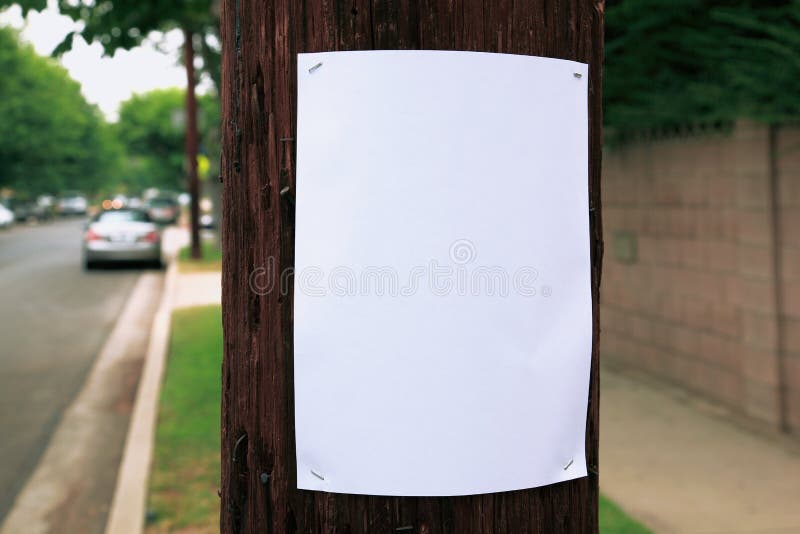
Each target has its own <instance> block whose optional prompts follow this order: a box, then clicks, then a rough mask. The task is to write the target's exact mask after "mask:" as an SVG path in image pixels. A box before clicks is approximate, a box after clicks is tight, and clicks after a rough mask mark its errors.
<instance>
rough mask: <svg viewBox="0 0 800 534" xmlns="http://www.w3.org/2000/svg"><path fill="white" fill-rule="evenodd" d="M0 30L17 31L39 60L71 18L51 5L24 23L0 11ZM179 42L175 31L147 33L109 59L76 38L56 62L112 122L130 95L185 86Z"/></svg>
mask: <svg viewBox="0 0 800 534" xmlns="http://www.w3.org/2000/svg"><path fill="white" fill-rule="evenodd" d="M0 26H12V27H14V28H17V29H19V30H22V38H23V39H24V40H25V41H27V42H29V43H31V44H32V45H33V47H34V48H35V49H36V52H38V53H39V54H41V55H44V56H47V55H50V53H51V52H52V51H53V48H55V47H56V45H57V44H58V43H60V42H61V40H62V39H63V38H64V36H65V35H66V34H67V33H68V32H69V31H71V30H73V29H75V23H74V22H73V21H72V19H70V18H69V17H66V16H63V15H60V14H59V13H58V8H57V7H56V6H55V1H53V0H49V1H48V8H47V9H46V10H45V11H42V12H41V13H37V12H35V11H31V12H30V13H29V14H28V17H27V19H25V18H23V17H22V10H21V9H20V8H19V7H17V6H12V7H10V8H8V9H6V10H4V11H0ZM182 43H183V35H182V34H181V32H180V30H174V31H171V32H168V33H166V34H161V33H153V34H151V35H150V38H149V39H148V41H146V42H145V43H144V44H143V45H142V46H140V47H139V48H136V49H133V50H130V51H125V50H120V51H118V52H117V53H116V55H115V56H114V57H113V58H109V57H102V54H103V49H102V47H101V46H100V44H98V43H94V44H92V45H91V46H89V45H87V44H86V42H85V41H83V39H80V38H77V39H75V41H74V46H73V49H72V51H71V52H69V53H67V54H64V56H63V57H62V58H61V59H60V62H61V64H62V65H63V66H64V68H66V69H67V70H68V71H69V74H70V76H72V77H73V78H74V79H76V80H77V81H78V82H80V84H81V86H82V87H83V94H84V96H86V99H87V100H88V101H89V102H92V103H94V104H97V105H98V106H99V107H100V109H101V110H102V111H103V113H105V115H106V117H108V118H109V119H110V120H116V118H117V110H118V108H119V104H120V102H122V101H123V100H127V99H128V98H129V97H130V96H131V95H132V94H134V93H143V92H146V91H150V90H151V89H158V88H164V87H186V73H185V71H184V69H183V67H182V66H181V65H179V64H178V57H179V53H180V47H181V44H182ZM156 45H158V48H159V49H160V50H163V52H162V51H159V50H157V49H156Z"/></svg>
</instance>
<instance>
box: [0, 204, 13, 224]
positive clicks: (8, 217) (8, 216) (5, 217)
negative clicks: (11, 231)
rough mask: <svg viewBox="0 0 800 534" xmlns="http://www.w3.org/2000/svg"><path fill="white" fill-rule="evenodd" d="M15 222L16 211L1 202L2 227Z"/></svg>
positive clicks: (0, 216)
mask: <svg viewBox="0 0 800 534" xmlns="http://www.w3.org/2000/svg"><path fill="white" fill-rule="evenodd" d="M13 224H14V212H12V211H11V210H10V209H8V208H7V207H5V206H4V205H3V204H0V228H8V227H9V226H11V225H13Z"/></svg>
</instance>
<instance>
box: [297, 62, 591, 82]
mask: <svg viewBox="0 0 800 534" xmlns="http://www.w3.org/2000/svg"><path fill="white" fill-rule="evenodd" d="M320 65H322V63H320ZM314 68H316V67H314ZM309 72H310V71H309ZM572 75H573V76H575V77H576V78H578V79H579V80H580V79H581V78H583V74H581V73H580V72H573V73H572Z"/></svg>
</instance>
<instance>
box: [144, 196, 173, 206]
mask: <svg viewBox="0 0 800 534" xmlns="http://www.w3.org/2000/svg"><path fill="white" fill-rule="evenodd" d="M150 205H151V206H152V207H154V208H167V207H170V206H172V205H174V201H172V200H170V199H168V198H154V199H153V200H151V201H150Z"/></svg>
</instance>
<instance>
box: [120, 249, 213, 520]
mask: <svg viewBox="0 0 800 534" xmlns="http://www.w3.org/2000/svg"><path fill="white" fill-rule="evenodd" d="M221 283H222V273H220V272H198V273H182V272H180V270H179V269H178V268H177V265H175V264H173V265H171V266H170V269H169V272H168V274H167V282H166V287H165V290H164V297H163V299H162V303H161V306H160V307H159V311H158V313H157V315H156V318H155V320H154V322H153V331H152V333H151V336H150V347H149V349H148V353H147V361H146V363H145V368H144V373H143V376H142V380H141V383H140V385H139V392H138V394H137V398H136V405H135V407H134V413H133V417H132V418H131V426H130V429H129V431H128V439H127V442H126V446H125V452H124V455H123V458H122V462H121V463H120V469H119V476H118V478H117V486H116V489H115V491H114V499H113V502H112V506H111V511H110V513H109V520H108V524H107V526H106V532H107V533H108V534H140V533H141V532H142V531H143V530H144V526H145V525H144V519H145V507H146V499H147V486H148V481H149V475H150V469H151V462H152V455H153V447H154V445H155V429H156V420H157V415H158V399H159V393H160V390H161V380H162V375H163V372H164V366H165V364H166V359H167V356H168V352H169V335H170V328H171V317H172V312H173V311H174V310H176V309H180V308H186V307H191V306H204V305H210V304H219V303H220V302H221Z"/></svg>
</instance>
